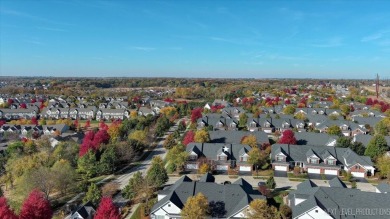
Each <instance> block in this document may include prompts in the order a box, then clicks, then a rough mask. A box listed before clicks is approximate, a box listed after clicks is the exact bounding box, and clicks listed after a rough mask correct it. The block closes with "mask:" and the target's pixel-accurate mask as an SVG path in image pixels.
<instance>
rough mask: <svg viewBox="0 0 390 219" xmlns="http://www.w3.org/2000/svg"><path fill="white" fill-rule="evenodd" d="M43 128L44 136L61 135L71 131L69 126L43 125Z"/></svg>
mask: <svg viewBox="0 0 390 219" xmlns="http://www.w3.org/2000/svg"><path fill="white" fill-rule="evenodd" d="M42 128H43V134H44V135H56V134H59V135H61V134H62V133H64V132H66V131H68V130H69V126H67V125H65V124H56V125H43V126H42Z"/></svg>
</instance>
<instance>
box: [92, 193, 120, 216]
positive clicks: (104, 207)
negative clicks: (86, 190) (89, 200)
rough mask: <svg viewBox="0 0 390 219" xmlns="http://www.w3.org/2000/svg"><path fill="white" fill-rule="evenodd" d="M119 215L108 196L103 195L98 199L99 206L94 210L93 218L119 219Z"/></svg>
mask: <svg viewBox="0 0 390 219" xmlns="http://www.w3.org/2000/svg"><path fill="white" fill-rule="evenodd" d="M120 218H121V215H120V214H119V210H118V208H117V207H115V205H114V203H113V202H112V199H111V198H109V197H103V198H102V200H101V201H100V204H99V207H98V209H97V210H96V214H95V216H94V219H120Z"/></svg>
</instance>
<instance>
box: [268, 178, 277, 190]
mask: <svg viewBox="0 0 390 219" xmlns="http://www.w3.org/2000/svg"><path fill="white" fill-rule="evenodd" d="M265 184H266V185H267V188H269V189H275V187H276V183H275V179H274V177H273V176H270V177H269V178H268V179H267V181H266V183H265Z"/></svg>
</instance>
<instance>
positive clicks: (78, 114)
mask: <svg viewBox="0 0 390 219" xmlns="http://www.w3.org/2000/svg"><path fill="white" fill-rule="evenodd" d="M95 112H96V107H80V108H70V109H69V118H71V119H82V120H85V119H92V118H95Z"/></svg>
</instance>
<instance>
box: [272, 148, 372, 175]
mask: <svg viewBox="0 0 390 219" xmlns="http://www.w3.org/2000/svg"><path fill="white" fill-rule="evenodd" d="M270 156H271V164H272V167H273V169H274V170H275V171H284V172H285V171H289V170H290V169H292V168H294V167H296V166H297V167H300V168H302V170H304V171H305V172H307V173H309V174H324V175H328V176H338V175H340V173H341V170H345V171H347V172H351V174H352V176H354V177H366V176H367V175H373V174H374V172H375V168H374V166H373V163H372V161H371V159H370V157H368V156H359V155H357V154H356V153H355V152H354V151H352V150H351V149H349V148H340V147H328V146H313V145H288V144H274V145H272V149H271V155H270Z"/></svg>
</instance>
